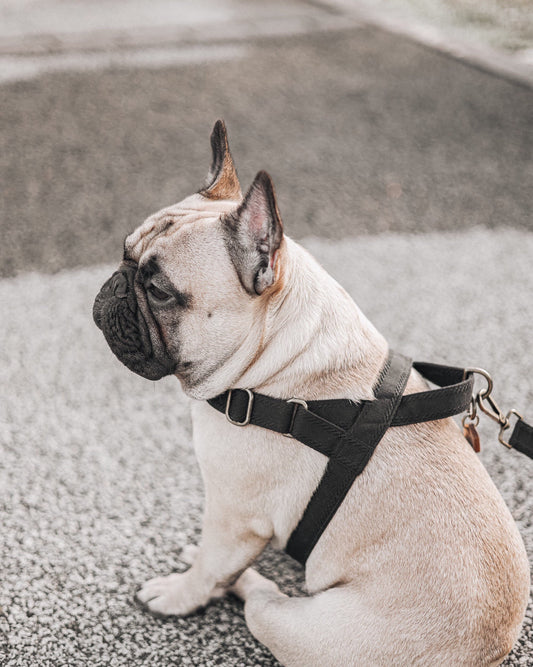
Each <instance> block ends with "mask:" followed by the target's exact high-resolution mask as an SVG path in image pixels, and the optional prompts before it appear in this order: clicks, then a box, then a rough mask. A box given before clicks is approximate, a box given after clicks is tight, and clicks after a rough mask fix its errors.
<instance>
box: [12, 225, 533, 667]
mask: <svg viewBox="0 0 533 667" xmlns="http://www.w3.org/2000/svg"><path fill="white" fill-rule="evenodd" d="M306 245H307V246H308V247H309V248H310V250H311V251H312V252H314V254H315V255H316V256H317V257H318V259H319V260H320V261H321V262H322V263H323V264H324V265H325V267H326V268H327V269H329V270H330V271H332V272H333V274H334V275H335V276H336V277H337V278H338V279H339V280H340V281H341V282H342V284H343V285H344V286H345V287H346V288H347V289H348V290H349V291H350V293H351V294H352V295H353V296H354V297H355V299H356V300H357V301H358V302H359V304H360V305H361V307H362V308H363V310H364V311H365V312H366V313H367V315H368V316H369V317H370V318H371V319H372V320H373V321H374V323H375V324H376V325H377V326H378V327H379V328H380V329H381V330H382V332H383V333H385V334H386V336H387V337H388V339H389V341H390V343H391V344H392V345H393V346H395V348H396V349H401V350H403V351H405V352H406V353H408V354H413V355H415V357H416V358H418V359H420V360H433V361H437V362H438V361H446V362H448V363H457V364H475V365H481V366H484V367H486V368H488V369H490V371H491V372H492V373H493V375H494V378H495V382H496V386H495V396H497V400H498V402H500V404H501V405H502V406H505V407H506V408H507V407H511V406H516V407H517V408H520V409H523V410H525V412H526V414H528V415H529V416H530V418H531V416H532V413H531V412H530V410H531V405H532V404H533V387H532V385H531V377H533V358H532V357H531V355H528V354H525V355H524V354H518V353H517V351H524V352H525V351H527V350H528V349H529V347H530V344H531V328H530V325H531V321H532V318H533V303H532V301H531V299H524V298H523V295H526V294H531V293H532V291H533V275H532V273H531V270H530V267H531V257H532V253H533V237H532V235H531V234H530V233H528V232H523V231H522V232H520V231H515V230H508V231H502V230H500V231H488V230H483V229H479V230H472V231H467V232H464V233H461V234H441V233H432V234H427V235H422V236H410V235H408V234H399V235H394V234H383V235H380V236H377V237H366V238H363V237H359V238H354V239H343V240H339V241H333V240H330V241H324V240H323V239H319V238H314V239H308V240H307V241H306ZM473 254H475V257H476V261H475V262H473V261H472V255H473ZM112 268H113V267H112V266H99V267H94V268H87V269H75V270H69V271H63V272H61V273H58V274H57V275H55V276H43V275H39V274H26V275H21V276H19V277H17V278H12V279H4V280H3V281H1V282H0V304H1V306H2V310H3V311H4V312H5V311H6V310H7V312H9V318H8V320H7V321H5V322H4V324H3V326H2V327H1V328H0V386H1V387H2V388H3V396H2V402H1V404H0V442H1V443H2V457H1V458H0V489H2V493H1V495H0V510H1V513H2V526H3V528H2V540H1V541H0V562H1V564H2V565H1V567H2V578H1V588H0V607H1V608H2V610H3V614H4V618H3V619H2V620H1V621H0V626H1V627H2V628H3V629H4V632H5V635H4V637H3V642H2V635H1V634H0V652H1V651H2V650H3V654H4V662H3V663H2V664H5V665H9V667H14V666H21V667H28V666H29V665H39V666H46V667H48V666H50V667H52V666H53V667H59V666H63V665H65V666H66V665H68V666H69V667H77V666H80V667H81V666H84V665H91V666H92V667H98V666H100V665H115V666H118V665H124V666H125V667H126V666H127V667H134V666H140V665H150V666H152V667H156V666H161V667H163V666H167V665H192V666H194V667H199V666H201V667H211V666H212V665H224V667H230V666H235V667H236V666H237V665H238V666H239V667H245V666H248V665H249V666H250V667H252V666H257V665H261V666H265V667H266V666H273V665H275V664H277V663H276V662H275V661H274V660H273V658H272V657H271V656H270V654H269V653H268V651H267V650H266V649H265V648H264V647H261V646H260V645H259V644H258V643H257V642H255V641H254V640H253V638H252V637H251V635H250V634H249V633H248V631H247V629H246V626H245V623H244V619H243V615H242V608H241V605H240V603H238V602H237V601H236V600H234V599H232V598H228V599H225V600H221V601H217V602H216V603H214V604H212V605H211V606H209V607H208V608H207V609H206V610H205V612H202V613H200V614H197V615H194V616H192V617H190V618H186V619H177V620H176V619H173V620H166V621H162V620H158V619H154V618H152V617H150V616H149V615H147V614H146V613H144V612H143V611H142V610H141V609H139V608H138V607H137V606H136V605H135V603H134V602H133V595H134V592H135V591H136V589H137V587H138V586H139V585H140V584H141V583H142V582H143V581H144V580H145V579H146V578H149V577H151V576H153V575H157V574H161V573H162V574H164V573H167V572H170V571H172V570H174V569H178V570H180V569H183V568H184V564H183V563H182V562H181V560H180V550H181V548H182V547H183V546H184V545H185V544H186V543H188V542H191V541H192V542H196V541H197V540H198V538H199V530H200V514H201V507H202V489H201V481H200V476H199V472H198V469H197V465H196V462H195V459H194V455H193V452H192V451H191V447H190V425H189V418H188V409H187V402H186V400H185V399H184V397H183V394H182V393H181V391H180V389H179V385H178V382H177V381H176V380H175V379H173V378H166V379H164V380H162V381H160V382H157V383H150V382H148V381H147V380H143V379H142V378H139V377H137V376H135V375H134V374H133V373H131V372H129V371H128V370H127V369H126V368H124V367H123V366H122V365H121V364H120V363H119V362H118V361H117V360H116V359H115V358H114V357H113V355H112V354H111V352H110V351H109V349H108V347H107V345H106V343H105V341H104V338H103V336H102V335H101V333H100V331H98V329H97V328H96V327H95V326H94V325H93V323H92V319H91V306H92V301H93V298H94V295H95V293H96V292H97V290H98V289H99V287H100V284H101V283H102V282H103V280H104V279H106V278H107V276H108V275H109V273H110V272H111V270H112ZM485 272H487V273H488V274H489V275H490V278H488V281H487V283H483V281H480V280H479V276H480V274H483V273H485ZM517 279H519V281H520V288H521V291H520V293H519V292H518V291H517V290H516V289H515V288H514V286H513V285H514V283H515V281H516V280H517ZM481 437H482V453H481V458H482V460H483V462H484V464H485V465H486V466H487V468H488V470H489V472H490V474H491V476H492V478H493V479H494V481H495V483H496V484H497V486H498V488H499V489H500V491H501V493H502V494H503V496H504V498H505V499H506V501H507V503H508V505H509V507H510V509H511V512H512V514H513V516H514V518H515V520H516V521H517V522H518V525H519V528H520V531H521V533H522V536H523V538H524V540H525V543H526V547H527V549H528V553H529V555H530V557H531V558H532V559H533V525H532V522H531V517H532V516H533V494H532V493H531V479H532V475H533V461H530V460H528V459H526V458H525V457H524V456H522V455H520V454H518V453H515V452H509V451H508V450H506V449H505V448H504V447H502V446H501V445H499V444H498V442H497V428H496V426H495V425H494V424H493V423H492V422H490V421H489V420H483V421H482V425H481ZM302 446H303V445H302ZM466 446H468V445H467V444H466V443H465V447H466ZM260 563H261V569H262V571H263V572H265V573H266V574H268V575H269V576H272V577H274V578H275V579H276V580H277V581H278V582H279V583H280V585H281V586H282V588H283V590H284V591H286V592H288V593H291V594H302V593H303V591H302V589H301V584H302V576H301V570H300V567H299V566H298V565H296V564H294V563H292V562H290V561H289V559H288V558H287V557H282V556H279V555H276V554H274V553H273V552H268V553H267V554H266V555H265V556H264V557H263V558H262V559H261V561H260ZM532 610H533V608H532V607H530V609H529V612H528V614H529V615H528V625H527V627H526V628H525V629H524V632H523V633H522V636H521V638H520V641H519V643H518V645H517V646H516V648H515V651H514V652H513V654H512V657H511V658H510V659H509V660H508V661H507V662H506V665H513V666H515V665H516V666H518V665H528V664H529V665H530V664H531V656H532V655H533V630H532V627H531V622H532V620H533V619H532V617H531V615H532ZM0 618H1V616H0ZM0 655H1V653H0ZM0 662H1V659H0Z"/></svg>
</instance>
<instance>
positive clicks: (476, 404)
mask: <svg viewBox="0 0 533 667" xmlns="http://www.w3.org/2000/svg"><path fill="white" fill-rule="evenodd" d="M470 373H477V374H478V375H482V376H483V377H484V378H485V380H486V381H487V386H486V388H485V389H481V390H480V391H479V392H478V393H477V394H476V396H475V397H474V396H472V402H471V404H470V408H469V410H468V413H467V414H466V415H465V416H464V417H463V426H465V425H466V424H465V422H466V420H467V419H469V420H470V421H472V422H474V421H475V426H477V423H478V421H479V416H477V409H476V408H479V409H480V410H481V412H484V413H485V414H486V415H487V416H488V417H490V418H491V419H492V420H493V421H495V422H497V423H498V424H499V425H500V433H499V436H498V440H499V441H500V442H501V444H502V445H505V446H506V447H507V448H509V449H512V446H511V445H510V444H509V443H508V442H507V440H505V439H504V437H503V435H504V433H505V431H507V429H509V428H510V427H511V416H512V415H515V416H516V417H518V419H522V415H521V414H520V413H519V412H517V411H516V410H514V409H513V410H509V412H508V413H507V414H506V415H504V414H503V412H502V411H501V408H500V406H499V405H498V404H497V403H496V401H495V400H494V399H493V398H492V396H491V394H492V388H493V386H494V383H493V381H492V377H491V375H490V373H488V372H487V371H486V370H484V369H483V368H466V369H465V372H464V377H465V378H466V376H467V375H468V374H470Z"/></svg>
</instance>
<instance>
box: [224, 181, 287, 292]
mask: <svg viewBox="0 0 533 667" xmlns="http://www.w3.org/2000/svg"><path fill="white" fill-rule="evenodd" d="M224 224H225V227H226V243H227V246H228V250H229V253H230V256H231V259H232V261H233V264H234V266H235V268H236V270H237V273H238V275H239V278H240V281H241V283H242V285H243V287H244V288H245V289H246V291H247V292H249V293H250V294H253V295H255V294H262V293H263V292H264V291H265V290H266V289H267V287H270V286H272V285H273V284H274V282H275V280H276V271H275V269H276V259H277V254H278V250H279V247H280V245H281V241H282V238H283V225H282V223H281V218H280V215H279V211H278V206H277V204H276V196H275V194H274V185H273V184H272V180H271V178H270V176H269V175H268V174H267V173H266V171H260V172H259V173H258V174H257V176H256V177H255V180H254V182H253V183H252V186H251V187H250V189H249V190H248V192H247V193H246V196H245V198H244V200H243V202H242V203H241V205H240V206H239V208H238V209H237V210H236V211H235V212H234V213H231V214H229V215H227V216H226V217H225V218H224Z"/></svg>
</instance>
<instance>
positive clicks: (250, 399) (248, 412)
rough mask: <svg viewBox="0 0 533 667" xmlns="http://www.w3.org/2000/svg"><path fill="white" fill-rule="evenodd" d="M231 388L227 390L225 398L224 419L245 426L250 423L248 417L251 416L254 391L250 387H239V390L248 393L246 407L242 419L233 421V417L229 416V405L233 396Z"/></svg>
mask: <svg viewBox="0 0 533 667" xmlns="http://www.w3.org/2000/svg"><path fill="white" fill-rule="evenodd" d="M233 391H234V390H233V389H230V390H229V391H228V398H227V400H226V419H227V420H228V421H229V422H230V424H234V425H235V426H247V425H248V424H249V423H250V417H251V416H252V407H253V404H254V393H253V391H251V390H250V389H241V391H245V392H246V393H247V394H248V406H247V407H246V416H245V418H244V421H242V422H240V421H235V419H232V418H231V417H230V416H229V410H230V406H231V397H232V396H233Z"/></svg>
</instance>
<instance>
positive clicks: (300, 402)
mask: <svg viewBox="0 0 533 667" xmlns="http://www.w3.org/2000/svg"><path fill="white" fill-rule="evenodd" d="M287 403H294V404H295V405H294V408H293V411H292V415H291V423H290V424H289V430H288V432H287V433H283V435H284V436H285V437H286V438H294V436H293V435H292V433H291V431H292V427H293V426H294V420H295V418H296V410H297V409H298V406H299V405H301V406H302V408H305V409H306V410H309V408H308V407H307V403H306V402H305V401H304V400H303V399H302V398H289V399H288V400H287Z"/></svg>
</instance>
